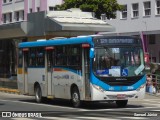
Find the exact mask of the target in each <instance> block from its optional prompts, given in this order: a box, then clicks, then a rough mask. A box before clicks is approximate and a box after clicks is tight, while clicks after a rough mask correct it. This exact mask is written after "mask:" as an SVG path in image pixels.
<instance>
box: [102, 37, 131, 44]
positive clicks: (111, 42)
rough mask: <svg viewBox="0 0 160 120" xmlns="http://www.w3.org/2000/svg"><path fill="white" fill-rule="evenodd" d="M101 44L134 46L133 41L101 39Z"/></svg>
mask: <svg viewBox="0 0 160 120" xmlns="http://www.w3.org/2000/svg"><path fill="white" fill-rule="evenodd" d="M100 43H101V44H121V43H122V44H133V43H134V40H133V39H104V38H103V39H100Z"/></svg>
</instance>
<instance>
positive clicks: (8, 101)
mask: <svg viewBox="0 0 160 120" xmlns="http://www.w3.org/2000/svg"><path fill="white" fill-rule="evenodd" d="M0 101H6V102H15V103H26V104H31V105H38V106H39V105H40V106H47V107H58V108H67V109H71V110H77V111H80V109H77V108H72V107H62V106H57V105H54V106H53V105H47V104H43V103H42V104H38V103H29V102H22V101H11V100H2V99H1V100H0Z"/></svg>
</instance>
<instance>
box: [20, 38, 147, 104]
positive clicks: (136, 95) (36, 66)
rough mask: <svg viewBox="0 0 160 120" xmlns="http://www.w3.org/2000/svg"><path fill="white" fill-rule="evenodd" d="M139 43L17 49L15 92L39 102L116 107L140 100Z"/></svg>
mask: <svg viewBox="0 0 160 120" xmlns="http://www.w3.org/2000/svg"><path fill="white" fill-rule="evenodd" d="M143 59H144V58H143V49H142V46H141V40H140V39H139V38H135V37H127V36H94V37H93V36H86V37H81V38H80V37H75V38H68V39H65V38H64V39H61V40H47V41H40V42H26V43H21V44H20V45H19V67H18V89H19V90H20V91H21V93H23V94H27V95H34V96H35V98H36V101H37V102H41V101H43V100H44V98H52V99H54V98H60V99H68V100H70V99H71V101H72V104H73V106H74V107H79V106H80V105H81V101H109V102H110V101H116V103H117V105H118V106H119V107H125V106H126V105H127V102H128V99H140V98H143V97H144V95H145V80H146V77H145V74H144V71H143V70H144V62H143Z"/></svg>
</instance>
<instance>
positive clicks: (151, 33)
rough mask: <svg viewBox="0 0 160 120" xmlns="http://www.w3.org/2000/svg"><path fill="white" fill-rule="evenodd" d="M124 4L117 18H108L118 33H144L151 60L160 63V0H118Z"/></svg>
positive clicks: (117, 13) (146, 48) (146, 49)
mask: <svg viewBox="0 0 160 120" xmlns="http://www.w3.org/2000/svg"><path fill="white" fill-rule="evenodd" d="M117 2H118V3H119V4H121V5H123V6H124V9H123V11H117V12H116V19H111V20H107V22H108V23H109V24H111V25H113V26H115V28H116V31H115V32H114V33H116V34H128V35H140V34H142V35H143V38H144V43H145V52H147V53H149V56H150V61H151V62H156V63H160V47H159V46H160V26H159V22H160V0H117Z"/></svg>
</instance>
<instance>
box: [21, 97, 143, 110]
mask: <svg viewBox="0 0 160 120" xmlns="http://www.w3.org/2000/svg"><path fill="white" fill-rule="evenodd" d="M20 101H22V102H28V103H36V101H35V100H34V99H29V100H25V99H24V100H20ZM37 104H39V103H37ZM40 104H47V105H55V106H60V107H71V108H72V104H71V102H70V101H69V100H62V99H54V100H50V99H46V100H45V101H43V103H40ZM80 108H81V109H86V110H100V109H114V108H115V109H117V106H116V103H115V102H112V103H108V102H82V105H81V107H80ZM126 108H143V106H141V105H130V104H128V105H127V106H126Z"/></svg>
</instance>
